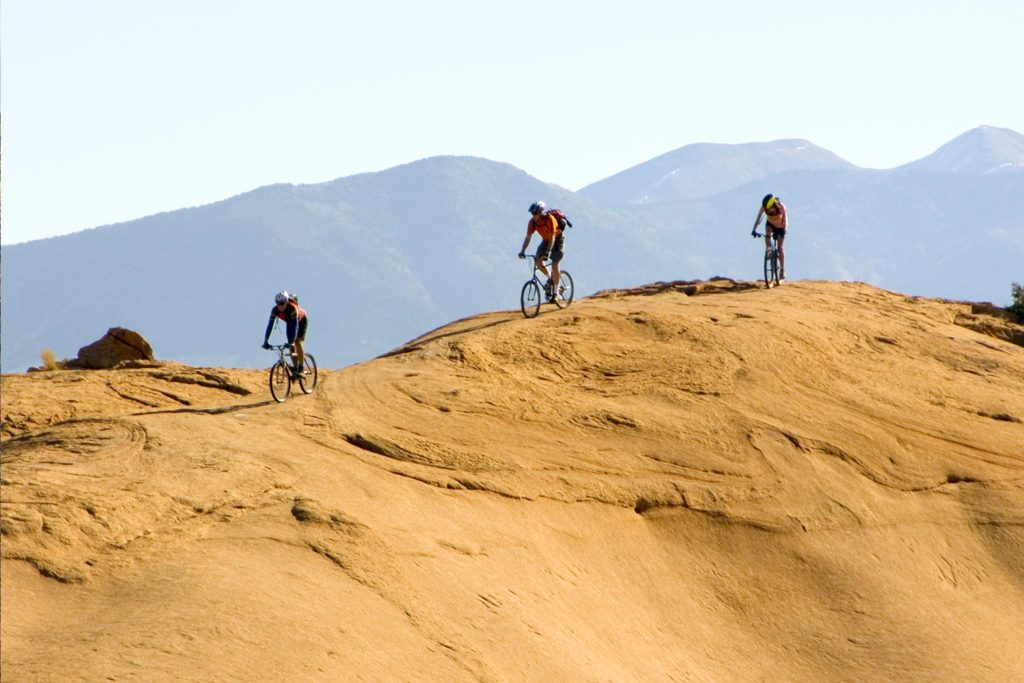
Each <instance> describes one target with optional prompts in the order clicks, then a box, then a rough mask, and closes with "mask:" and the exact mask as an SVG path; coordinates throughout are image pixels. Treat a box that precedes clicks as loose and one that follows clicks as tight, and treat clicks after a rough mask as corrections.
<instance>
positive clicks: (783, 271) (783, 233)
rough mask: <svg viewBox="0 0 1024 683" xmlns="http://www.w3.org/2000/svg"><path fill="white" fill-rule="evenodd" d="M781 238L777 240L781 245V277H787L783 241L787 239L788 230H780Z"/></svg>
mask: <svg viewBox="0 0 1024 683" xmlns="http://www.w3.org/2000/svg"><path fill="white" fill-rule="evenodd" d="M778 235H779V238H778V239H777V240H776V241H775V243H776V244H778V245H779V278H780V279H783V280H784V279H786V252H785V250H784V249H783V248H782V243H783V242H785V241H786V231H785V230H780V231H779V233H778Z"/></svg>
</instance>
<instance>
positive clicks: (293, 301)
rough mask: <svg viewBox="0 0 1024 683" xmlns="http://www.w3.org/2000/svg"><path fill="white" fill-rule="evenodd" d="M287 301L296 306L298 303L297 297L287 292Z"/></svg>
mask: <svg viewBox="0 0 1024 683" xmlns="http://www.w3.org/2000/svg"><path fill="white" fill-rule="evenodd" d="M288 301H290V302H291V303H293V304H295V305H296V306H298V305H299V297H297V296H295V295H294V294H289V295H288Z"/></svg>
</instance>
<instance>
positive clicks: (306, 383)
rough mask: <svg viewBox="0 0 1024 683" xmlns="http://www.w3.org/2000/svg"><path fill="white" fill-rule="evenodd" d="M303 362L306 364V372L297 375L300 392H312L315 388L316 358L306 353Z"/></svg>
mask: <svg viewBox="0 0 1024 683" xmlns="http://www.w3.org/2000/svg"><path fill="white" fill-rule="evenodd" d="M303 364H304V365H305V366H306V368H305V370H306V372H305V373H304V374H303V375H302V377H299V386H300V387H301V388H302V393H304V394H312V393H313V390H314V389H316V358H313V356H311V355H310V354H308V353H307V354H306V358H305V360H304V361H303Z"/></svg>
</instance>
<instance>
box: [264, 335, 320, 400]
mask: <svg viewBox="0 0 1024 683" xmlns="http://www.w3.org/2000/svg"><path fill="white" fill-rule="evenodd" d="M270 348H271V349H272V350H274V351H277V362H276V363H274V365H273V366H271V368H270V395H271V396H273V397H274V400H275V401H277V402H278V403H284V402H285V400H287V398H288V396H289V395H291V393H292V381H297V382H298V383H299V388H301V389H302V393H304V394H312V393H313V389H315V388H316V359H315V358H313V356H312V354H309V353H307V354H305V359H304V361H303V364H304V365H305V368H304V369H303V371H302V372H301V373H300V372H298V371H297V369H296V367H295V351H294V350H293V349H292V346H291V344H277V345H274V346H271V347H270ZM286 350H287V353H288V357H287V358H285V352H286Z"/></svg>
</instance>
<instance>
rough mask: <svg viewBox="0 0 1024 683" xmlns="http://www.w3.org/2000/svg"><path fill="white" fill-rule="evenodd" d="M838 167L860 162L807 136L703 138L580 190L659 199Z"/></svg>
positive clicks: (622, 198)
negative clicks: (736, 139)
mask: <svg viewBox="0 0 1024 683" xmlns="http://www.w3.org/2000/svg"><path fill="white" fill-rule="evenodd" d="M833 168H855V167H854V166H853V164H851V163H849V162H848V161H845V160H843V159H842V158H840V157H839V156H837V155H835V154H833V153H832V152H830V151H828V150H826V149H823V148H821V147H818V146H817V145H814V144H813V143H811V142H809V141H807V140H803V139H786V140H774V141H771V142H753V143H747V144H740V145H732V144H719V143H697V144H693V145H686V146H685V147H680V148H679V149H676V150H673V151H671V152H668V153H666V154H662V155H661V156H658V157H655V158H654V159H651V160H649V161H645V162H644V163H642V164H639V165H637V166H634V167H632V168H630V169H627V170H625V171H622V172H621V173H617V174H616V175H613V176H611V177H609V178H605V179H604V180H600V181H598V182H596V183H593V184H591V185H588V186H587V187H584V188H583V189H581V190H580V194H582V195H584V196H589V197H593V198H598V197H600V198H601V199H602V200H605V201H607V200H609V199H610V200H612V201H613V202H616V203H621V204H657V203H660V202H665V201H675V200H680V199H693V198H696V197H704V196H708V195H711V194H717V193H719V192H723V191H726V190H730V189H733V188H736V187H739V186H741V185H744V184H746V183H748V182H751V181H753V180H757V179H759V178H764V177H767V176H770V175H775V174H777V173H785V172H787V171H799V170H821V169H833Z"/></svg>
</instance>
